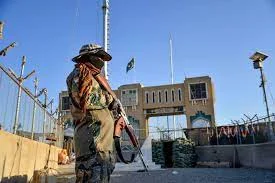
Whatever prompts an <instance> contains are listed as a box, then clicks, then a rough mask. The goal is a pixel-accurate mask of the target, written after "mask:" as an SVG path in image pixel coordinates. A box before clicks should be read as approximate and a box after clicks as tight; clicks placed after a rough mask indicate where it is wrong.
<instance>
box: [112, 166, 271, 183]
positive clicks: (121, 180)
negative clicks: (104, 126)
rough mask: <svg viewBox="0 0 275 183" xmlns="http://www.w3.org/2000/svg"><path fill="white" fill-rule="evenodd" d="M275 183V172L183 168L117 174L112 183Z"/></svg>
mask: <svg viewBox="0 0 275 183" xmlns="http://www.w3.org/2000/svg"><path fill="white" fill-rule="evenodd" d="M129 182H131V183H132V182H133V183H178V182H180V183H181V182H184V183H189V182H190V183H275V172H272V171H269V170H259V169H244V168H241V169H232V168H218V169H214V168H181V169H165V170H157V171H151V172H149V173H146V172H115V173H114V174H113V175H112V178H111V183H129Z"/></svg>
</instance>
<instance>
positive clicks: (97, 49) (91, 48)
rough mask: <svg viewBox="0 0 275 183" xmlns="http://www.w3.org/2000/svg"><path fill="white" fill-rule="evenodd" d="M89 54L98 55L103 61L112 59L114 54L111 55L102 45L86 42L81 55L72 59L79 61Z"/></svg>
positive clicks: (80, 51) (81, 49) (80, 52)
mask: <svg viewBox="0 0 275 183" xmlns="http://www.w3.org/2000/svg"><path fill="white" fill-rule="evenodd" d="M87 54H91V55H96V56H98V57H100V58H101V59H102V60H103V61H110V60H111V59H112V56H111V55H109V53H107V52H106V51H105V50H104V49H103V48H102V47H101V46H99V45H97V44H86V45H83V46H82V47H81V48H80V50H79V55H77V56H76V57H74V58H73V59H72V61H74V62H77V60H78V59H80V58H81V57H82V56H83V55H87Z"/></svg>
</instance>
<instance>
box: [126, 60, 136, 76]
mask: <svg viewBox="0 0 275 183" xmlns="http://www.w3.org/2000/svg"><path fill="white" fill-rule="evenodd" d="M134 67H135V59H134V58H132V59H131V61H130V62H129V63H128V64H127V67H126V73H128V71H130V70H131V69H133V68H134Z"/></svg>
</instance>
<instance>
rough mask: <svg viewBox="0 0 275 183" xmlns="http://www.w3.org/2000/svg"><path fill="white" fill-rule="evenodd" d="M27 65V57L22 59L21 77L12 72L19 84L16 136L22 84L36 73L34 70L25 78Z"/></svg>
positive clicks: (14, 127)
mask: <svg viewBox="0 0 275 183" xmlns="http://www.w3.org/2000/svg"><path fill="white" fill-rule="evenodd" d="M25 64H26V56H23V57H22V64H21V72H20V76H19V77H17V75H16V74H15V73H14V72H13V71H12V70H10V72H11V74H12V75H13V77H15V78H16V79H17V80H18V82H19V85H18V94H17V103H16V111H15V119H14V125H13V133H14V134H16V132H17V128H18V118H19V110H20V102H21V94H22V84H23V81H24V80H26V79H28V78H29V77H30V76H31V75H33V74H34V73H35V70H33V71H32V72H30V73H29V74H28V75H27V76H26V77H23V74H24V68H25Z"/></svg>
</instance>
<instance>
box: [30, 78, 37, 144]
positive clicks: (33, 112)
mask: <svg viewBox="0 0 275 183" xmlns="http://www.w3.org/2000/svg"><path fill="white" fill-rule="evenodd" d="M37 87H38V79H37V77H36V78H35V79H34V101H33V111H32V132H31V133H32V136H31V139H32V140H33V137H34V123H35V113H36V99H37Z"/></svg>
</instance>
